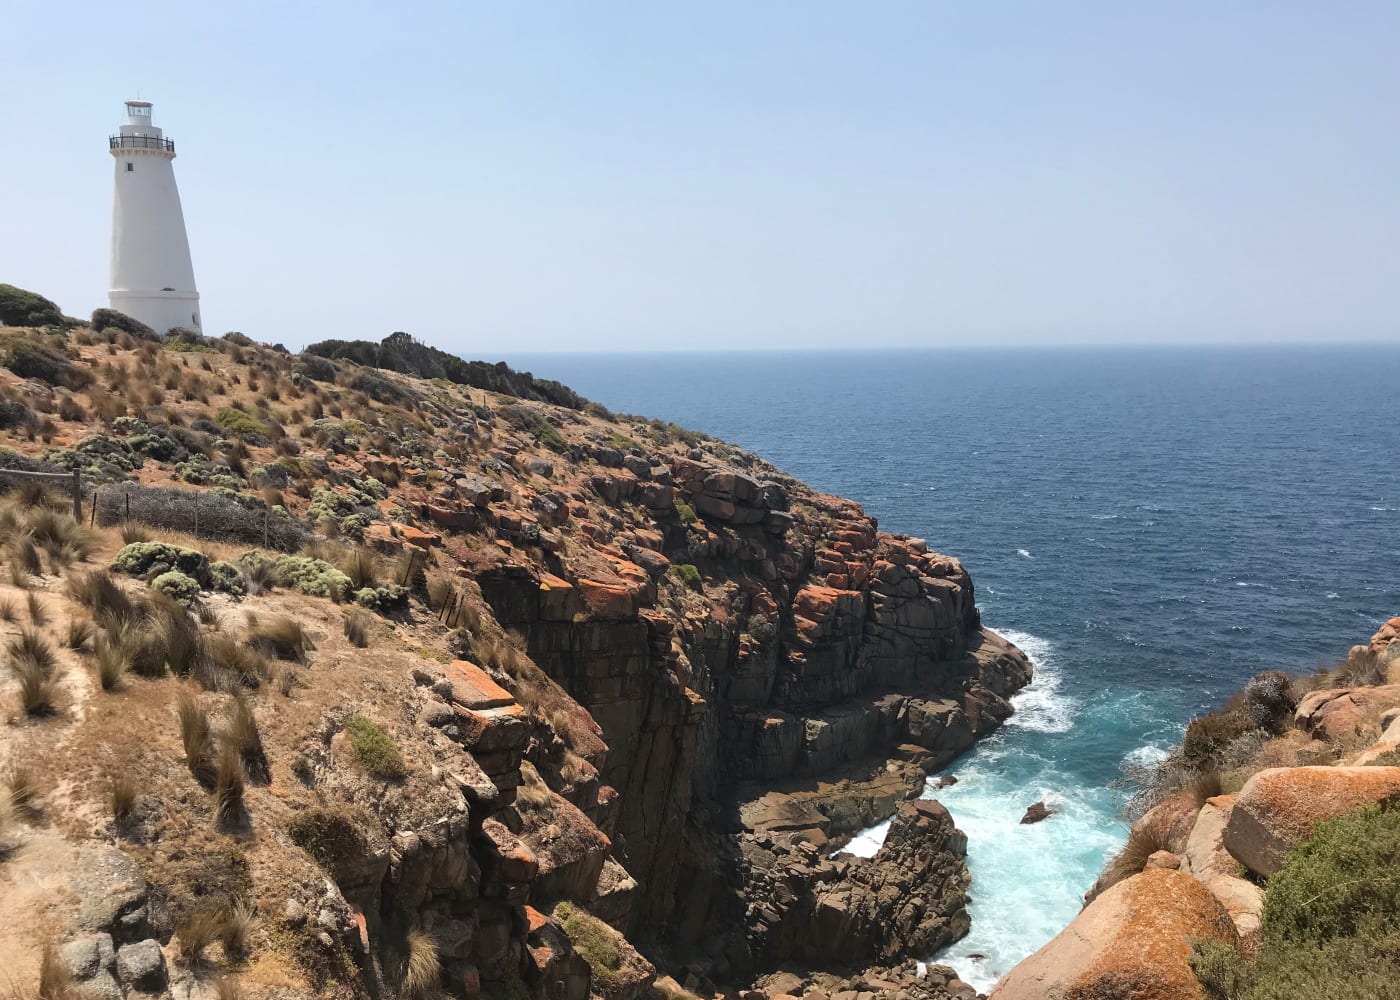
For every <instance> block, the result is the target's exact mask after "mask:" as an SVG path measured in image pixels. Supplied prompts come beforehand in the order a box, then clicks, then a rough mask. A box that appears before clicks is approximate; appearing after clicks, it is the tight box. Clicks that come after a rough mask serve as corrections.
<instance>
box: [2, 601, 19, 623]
mask: <svg viewBox="0 0 1400 1000" xmlns="http://www.w3.org/2000/svg"><path fill="white" fill-rule="evenodd" d="M15 621H19V612H18V611H17V610H15V602H14V601H12V600H10V599H9V598H8V597H0V622H15Z"/></svg>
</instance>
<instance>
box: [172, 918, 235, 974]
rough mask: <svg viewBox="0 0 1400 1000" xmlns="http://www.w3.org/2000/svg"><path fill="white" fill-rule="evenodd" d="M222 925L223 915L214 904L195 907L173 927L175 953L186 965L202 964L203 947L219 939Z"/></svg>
mask: <svg viewBox="0 0 1400 1000" xmlns="http://www.w3.org/2000/svg"><path fill="white" fill-rule="evenodd" d="M223 925H224V915H223V913H222V912H220V908H219V907H218V906H216V905H215V904H213V903H205V904H203V905H201V906H197V907H195V908H194V909H193V910H191V911H190V913H189V915H188V916H186V917H185V919H184V920H182V921H180V923H179V925H178V926H177V927H176V928H175V940H176V942H177V944H176V948H175V953H176V955H178V956H179V958H180V960H181V961H182V962H184V963H185V965H187V966H196V965H200V964H202V963H203V961H204V949H205V948H208V947H209V946H210V945H211V944H213V943H214V942H215V941H217V940H218V939H219V935H220V934H221V933H222V931H223Z"/></svg>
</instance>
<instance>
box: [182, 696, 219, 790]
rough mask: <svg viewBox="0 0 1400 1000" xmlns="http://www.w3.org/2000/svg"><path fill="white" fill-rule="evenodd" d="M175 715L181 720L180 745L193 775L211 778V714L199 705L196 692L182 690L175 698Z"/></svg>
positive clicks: (212, 747)
mask: <svg viewBox="0 0 1400 1000" xmlns="http://www.w3.org/2000/svg"><path fill="white" fill-rule="evenodd" d="M175 715H176V717H177V718H178V719H179V720H180V743H181V744H182V745H183V746H184V748H185V763H186V765H188V766H189V769H190V773H191V774H193V775H194V776H195V777H196V778H200V779H201V780H203V779H205V778H206V777H208V776H209V772H210V760H209V758H210V756H211V755H212V753H213V749H214V746H213V740H212V738H211V737H210V729H209V713H208V712H206V711H205V710H204V708H203V706H201V705H200V704H199V700H198V699H197V698H196V697H195V695H194V692H192V691H190V690H189V689H187V688H181V689H180V692H179V693H178V694H177V695H176V696H175Z"/></svg>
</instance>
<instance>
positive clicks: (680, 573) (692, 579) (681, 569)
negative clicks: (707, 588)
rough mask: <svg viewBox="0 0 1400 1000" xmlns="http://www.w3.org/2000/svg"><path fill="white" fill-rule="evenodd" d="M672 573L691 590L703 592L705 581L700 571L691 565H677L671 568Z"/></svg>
mask: <svg viewBox="0 0 1400 1000" xmlns="http://www.w3.org/2000/svg"><path fill="white" fill-rule="evenodd" d="M671 572H672V573H674V574H675V576H676V579H677V580H679V581H680V582H681V583H683V584H685V585H686V586H687V587H689V588H690V589H691V590H701V589H703V588H704V585H705V584H704V580H702V579H701V577H700V571H699V570H698V569H696V568H695V566H694V565H692V564H691V563H676V564H675V565H674V566H672V567H671Z"/></svg>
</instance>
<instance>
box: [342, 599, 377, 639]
mask: <svg viewBox="0 0 1400 1000" xmlns="http://www.w3.org/2000/svg"><path fill="white" fill-rule="evenodd" d="M372 628H374V618H373V617H372V616H371V615H370V613H369V612H368V611H365V610H364V609H363V608H355V609H354V610H352V611H347V612H345V638H347V639H349V640H350V644H351V645H353V646H355V647H356V648H357V649H364V648H365V647H367V646H368V645H369V635H370V630H371V629H372Z"/></svg>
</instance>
